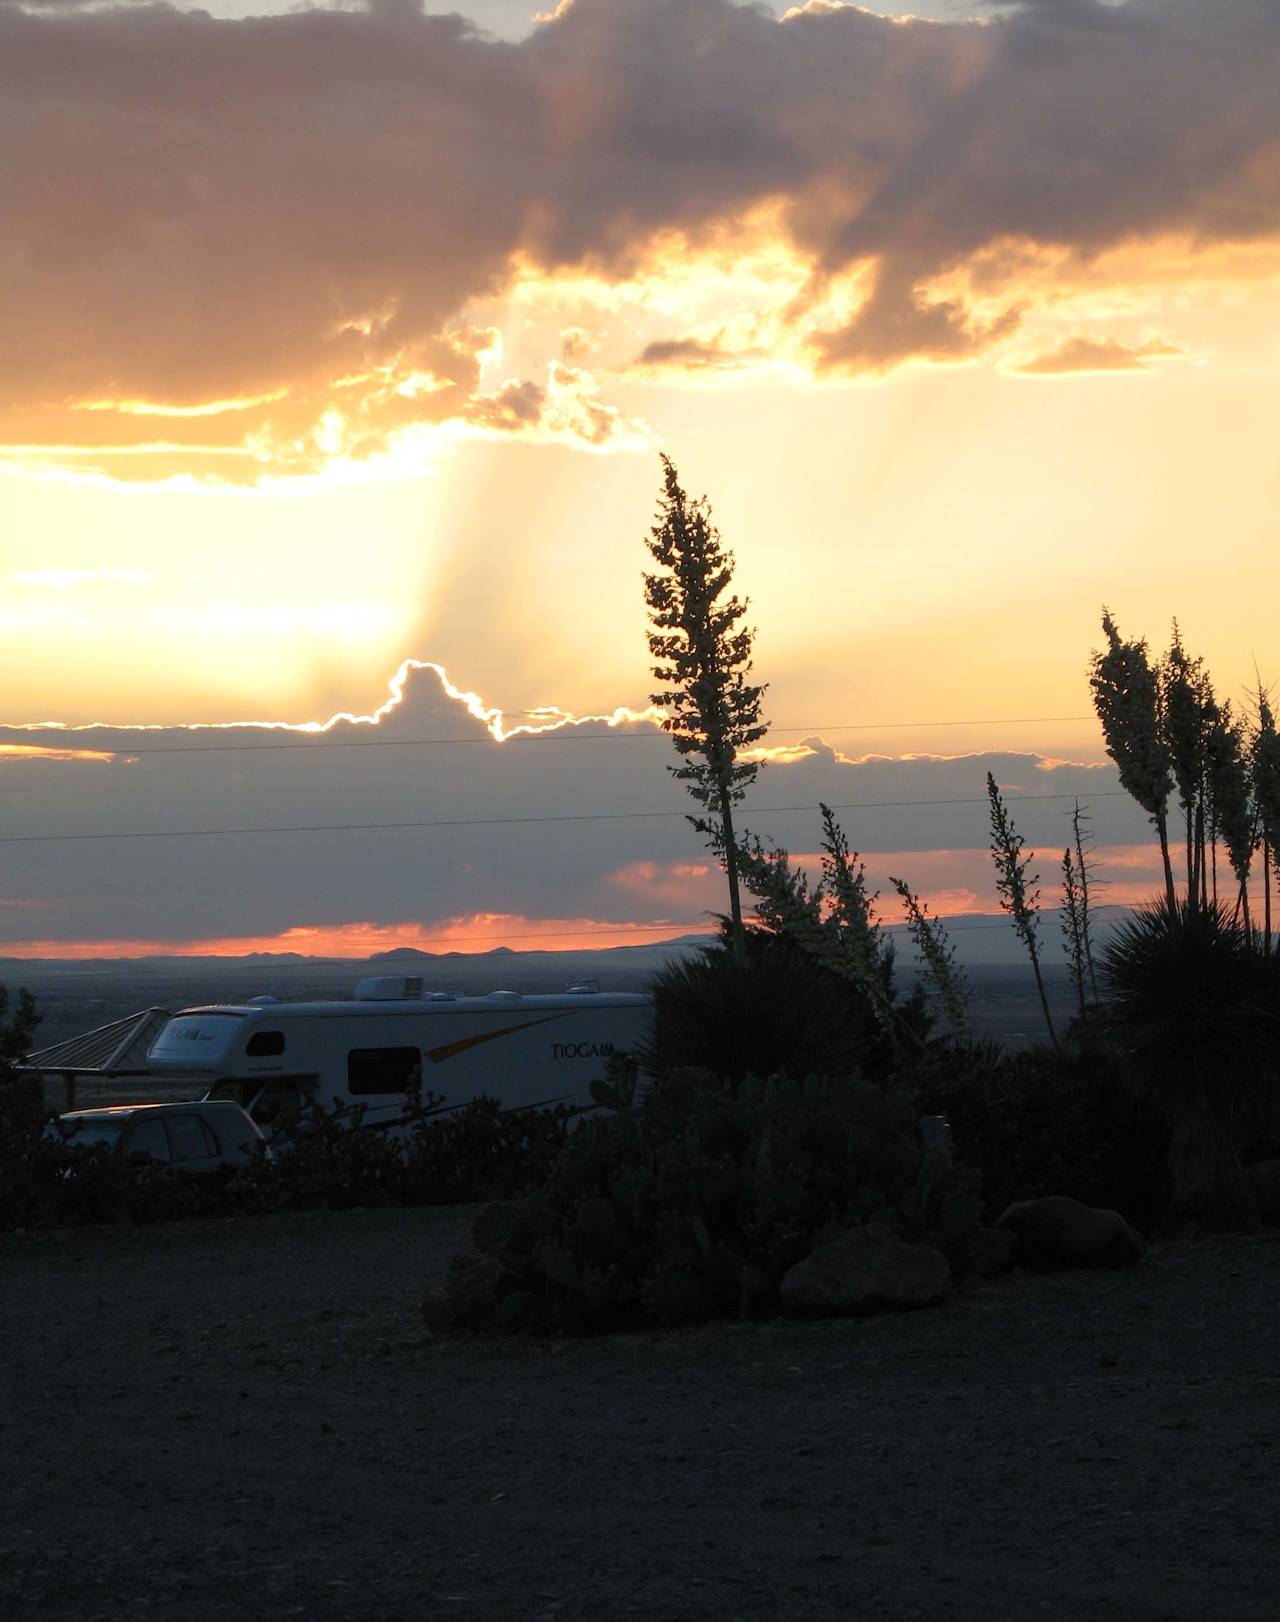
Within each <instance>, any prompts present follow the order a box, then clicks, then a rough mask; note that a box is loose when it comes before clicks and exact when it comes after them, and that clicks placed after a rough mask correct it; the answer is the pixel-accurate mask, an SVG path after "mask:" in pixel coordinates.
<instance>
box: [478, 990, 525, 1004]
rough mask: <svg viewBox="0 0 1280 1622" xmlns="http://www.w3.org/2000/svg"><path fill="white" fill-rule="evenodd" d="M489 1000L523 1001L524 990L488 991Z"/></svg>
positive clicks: (487, 998) (486, 994)
mask: <svg viewBox="0 0 1280 1622" xmlns="http://www.w3.org/2000/svg"><path fill="white" fill-rule="evenodd" d="M485 1000H486V1001H487V1002H523V1001H524V992H523V991H486V992H485Z"/></svg>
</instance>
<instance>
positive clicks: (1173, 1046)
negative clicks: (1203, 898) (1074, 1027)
mask: <svg viewBox="0 0 1280 1622" xmlns="http://www.w3.org/2000/svg"><path fill="white" fill-rule="evenodd" d="M1101 968H1102V977H1103V983H1104V988H1105V996H1106V1005H1105V1006H1106V1022H1107V1025H1108V1027H1109V1030H1110V1033H1111V1036H1112V1038H1113V1041H1114V1043H1115V1048H1116V1051H1117V1055H1118V1057H1119V1058H1120V1060H1121V1061H1122V1065H1123V1068H1124V1070H1125V1073H1126V1075H1127V1078H1128V1082H1129V1084H1130V1086H1131V1087H1132V1089H1133V1091H1134V1094H1135V1097H1136V1099H1137V1100H1138V1101H1139V1102H1140V1103H1142V1104H1143V1105H1144V1106H1145V1107H1147V1108H1150V1109H1152V1110H1153V1111H1154V1112H1156V1113H1157V1114H1159V1115H1160V1116H1162V1117H1163V1118H1164V1120H1165V1121H1166V1122H1167V1125H1168V1129H1169V1142H1170V1149H1169V1186H1170V1191H1171V1195H1172V1198H1173V1202H1174V1206H1175V1208H1176V1209H1177V1210H1178V1211H1179V1212H1180V1214H1182V1215H1185V1216H1188V1217H1193V1218H1197V1219H1200V1220H1206V1221H1210V1222H1216V1223H1225V1224H1227V1225H1228V1226H1248V1225H1251V1224H1252V1222H1256V1220H1257V1211H1256V1208H1255V1207H1254V1206H1253V1204H1252V1201H1251V1199H1250V1196H1249V1194H1248V1192H1247V1189H1246V1187H1245V1184H1244V1179H1243V1174H1242V1171H1241V1155H1242V1153H1243V1152H1244V1151H1245V1149H1246V1148H1247V1146H1248V1143H1249V1141H1250V1138H1251V1137H1254V1136H1255V1135H1257V1134H1258V1133H1260V1132H1262V1131H1266V1130H1268V1129H1269V1128H1270V1126H1271V1124H1272V1122H1273V1120H1274V1118H1275V1111H1276V1101H1277V1096H1278V1094H1280V997H1278V995H1277V993H1278V991H1280V982H1278V980H1277V973H1276V966H1275V962H1274V960H1273V959H1268V958H1267V957H1266V956H1265V955H1264V954H1263V953H1262V952H1260V951H1259V950H1258V949H1257V947H1256V945H1255V944H1254V942H1253V941H1252V940H1251V939H1250V936H1249V934H1248V932H1247V931H1246V930H1245V929H1243V928H1242V927H1240V925H1239V924H1238V923H1236V922H1235V921H1234V920H1233V918H1232V916H1231V914H1230V912H1229V911H1228V910H1227V909H1226V908H1225V907H1222V906H1219V905H1216V904H1210V905H1208V906H1205V905H1204V904H1203V903H1201V902H1199V901H1198V900H1197V899H1189V900H1183V901H1180V902H1177V903H1175V904H1174V905H1173V906H1170V905H1169V904H1168V902H1167V901H1161V902H1159V903H1155V904H1152V905H1150V906H1147V907H1144V908H1142V909H1141V910H1140V911H1139V912H1138V913H1137V914H1135V916H1134V917H1133V918H1132V920H1130V922H1128V923H1127V924H1125V925H1122V926H1121V927H1120V929H1119V930H1118V931H1117V932H1116V934H1115V935H1114V936H1113V937H1112V939H1111V941H1110V943H1109V945H1108V946H1107V948H1106V950H1105V952H1104V953H1103V955H1102V962H1101Z"/></svg>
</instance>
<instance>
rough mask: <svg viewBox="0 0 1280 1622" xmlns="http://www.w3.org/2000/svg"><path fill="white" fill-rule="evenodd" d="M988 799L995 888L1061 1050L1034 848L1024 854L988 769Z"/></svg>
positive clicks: (1052, 1038)
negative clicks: (1048, 985)
mask: <svg viewBox="0 0 1280 1622" xmlns="http://www.w3.org/2000/svg"><path fill="white" fill-rule="evenodd" d="M987 799H988V801H989V803H990V807H991V855H992V859H993V860H994V862H995V864H996V890H997V892H998V893H999V896H1000V905H1001V907H1002V908H1003V909H1004V911H1005V912H1007V913H1008V914H1009V916H1010V918H1011V919H1012V920H1013V927H1014V930H1015V932H1016V933H1017V936H1018V939H1019V940H1020V941H1021V942H1022V944H1023V945H1024V946H1025V947H1026V949H1027V956H1028V957H1029V958H1030V959H1031V972H1032V973H1033V974H1034V975H1035V980H1036V990H1037V991H1038V992H1039V994H1040V1007H1041V1008H1042V1009H1043V1011H1044V1022H1045V1025H1046V1027H1047V1028H1048V1031H1049V1041H1050V1042H1051V1043H1052V1045H1053V1048H1054V1051H1055V1052H1061V1049H1060V1048H1059V1046H1058V1033H1057V1031H1055V1030H1054V1028H1053V1015H1052V1014H1050V1012H1049V999H1048V997H1047V996H1046V995H1045V989H1044V976H1043V975H1042V974H1041V972H1040V946H1039V942H1038V940H1037V938H1036V931H1037V928H1038V925H1039V916H1038V913H1039V906H1040V892H1039V890H1038V889H1037V888H1036V886H1037V885H1038V884H1039V883H1040V875H1039V874H1038V873H1032V872H1029V871H1028V870H1029V868H1030V866H1031V862H1032V860H1033V858H1034V856H1035V852H1034V851H1031V852H1029V853H1028V854H1027V855H1026V856H1024V855H1023V851H1024V850H1025V849H1026V846H1025V845H1024V844H1023V841H1022V836H1021V834H1019V832H1018V830H1017V829H1016V828H1015V827H1014V825H1013V819H1012V818H1011V817H1010V815H1009V811H1008V808H1007V807H1006V805H1005V803H1004V800H1003V798H1002V797H1001V794H1000V790H999V788H998V786H997V784H996V780H995V778H994V777H993V776H992V775H991V773H990V772H988V773H987Z"/></svg>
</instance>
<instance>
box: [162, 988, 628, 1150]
mask: <svg viewBox="0 0 1280 1622" xmlns="http://www.w3.org/2000/svg"><path fill="white" fill-rule="evenodd" d="M652 1028H653V1004H652V1002H651V1000H650V999H649V998H648V997H645V996H640V995H638V994H635V993H629V992H600V991H598V990H597V989H596V988H595V986H594V985H582V986H572V987H570V988H569V990H567V991H564V992H560V993H556V994H551V995H529V996H525V995H523V994H522V993H520V992H518V991H493V992H490V993H489V994H488V995H487V996H484V997H454V996H451V995H449V994H448V993H444V992H424V990H423V985H422V981H421V980H420V979H412V978H409V979H406V978H400V977H395V976H378V977H375V978H372V979H367V980H361V981H360V983H359V984H358V985H357V986H356V990H355V997H354V999H353V1000H351V1001H332V1002H328V1001H326V1002H280V1001H277V1000H275V999H274V998H269V997H264V998H259V999H255V1000H254V1001H253V1002H249V1003H243V1004H235V1005H225V1006H221V1005H220V1006H217V1007H207V1008H186V1009H183V1010H182V1012H181V1013H178V1014H175V1015H174V1017H173V1018H172V1019H171V1020H170V1021H169V1023H168V1024H167V1025H166V1026H165V1028H164V1029H163V1030H162V1031H161V1032H160V1034H159V1036H157V1038H156V1040H155V1041H154V1042H153V1043H152V1044H151V1047H150V1049H149V1051H148V1053H147V1069H148V1070H149V1071H151V1072H152V1073H153V1074H156V1075H164V1076H167V1077H171V1078H172V1077H178V1076H189V1077H191V1078H192V1080H197V1079H202V1080H204V1081H206V1082H207V1094H206V1096H207V1097H209V1098H230V1099H234V1100H235V1101H236V1102H237V1103H238V1104H240V1105H241V1106H242V1107H243V1108H244V1109H246V1110H248V1112H249V1113H250V1114H251V1115H252V1116H253V1117H254V1119H255V1120H257V1121H259V1122H262V1123H269V1122H273V1121H276V1120H278V1119H279V1118H280V1116H281V1115H282V1114H284V1113H292V1112H296V1110H297V1109H298V1108H299V1107H300V1106H301V1104H302V1102H303V1100H304V1099H306V1098H313V1099H315V1100H316V1101H317V1102H318V1103H321V1104H324V1105H325V1106H326V1107H331V1106H332V1105H334V1104H335V1103H336V1102H338V1101H339V1100H341V1101H343V1102H345V1103H348V1104H351V1105H360V1106H363V1108H362V1110H361V1119H362V1120H363V1121H365V1122H367V1123H368V1124H374V1123H376V1122H378V1121H379V1120H382V1121H391V1120H394V1119H395V1118H396V1117H398V1116H399V1115H400V1114H401V1113H402V1111H403V1109H404V1104H405V1088H406V1085H407V1084H417V1085H420V1087H421V1090H422V1094H423V1097H424V1099H425V1098H426V1095H427V1094H428V1093H434V1094H437V1095H439V1096H443V1097H444V1099H445V1100H446V1103H447V1105H448V1106H450V1107H453V1108H456V1107H457V1106H459V1105H462V1104H466V1103H468V1102H469V1101H470V1100H471V1099H473V1098H478V1097H481V1096H489V1097H494V1098H497V1099H498V1100H499V1102H500V1103H501V1104H502V1105H503V1107H504V1108H507V1109H519V1108H527V1107H531V1106H537V1105H549V1104H560V1103H564V1104H573V1105H581V1104H589V1103H590V1102H591V1083H592V1081H594V1080H596V1079H598V1078H599V1077H601V1076H603V1075H604V1070H605V1064H606V1061H607V1060H608V1059H609V1057H610V1056H611V1055H612V1054H614V1053H628V1052H634V1051H635V1049H636V1048H637V1046H638V1045H639V1044H640V1043H642V1042H643V1041H644V1040H645V1039H646V1038H647V1037H648V1036H649V1035H650V1034H651V1033H652Z"/></svg>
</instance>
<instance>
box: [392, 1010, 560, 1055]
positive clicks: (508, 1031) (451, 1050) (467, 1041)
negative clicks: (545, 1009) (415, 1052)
mask: <svg viewBox="0 0 1280 1622" xmlns="http://www.w3.org/2000/svg"><path fill="white" fill-rule="evenodd" d="M563 1018H564V1015H563V1014H547V1015H546V1016H545V1018H543V1019H526V1020H524V1021H523V1022H522V1023H521V1024H519V1025H504V1026H503V1027H502V1029H501V1030H498V1031H482V1032H481V1033H480V1035H479V1036H464V1037H462V1038H461V1039H460V1040H459V1041H457V1042H445V1043H444V1044H443V1045H442V1046H441V1047H438V1048H426V1049H424V1053H425V1056H426V1057H427V1058H428V1059H430V1060H431V1063H432V1064H443V1063H444V1061H445V1060H446V1059H456V1058H457V1056H458V1054H460V1053H465V1052H466V1051H467V1049H468V1048H478V1047H479V1046H480V1044H481V1043H482V1042H496V1041H497V1039H498V1038H499V1037H500V1036H514V1035H515V1033H516V1032H517V1031H527V1030H530V1029H531V1028H532V1027H533V1026H534V1025H547V1024H550V1022H551V1021H552V1020H553V1019H563Z"/></svg>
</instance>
